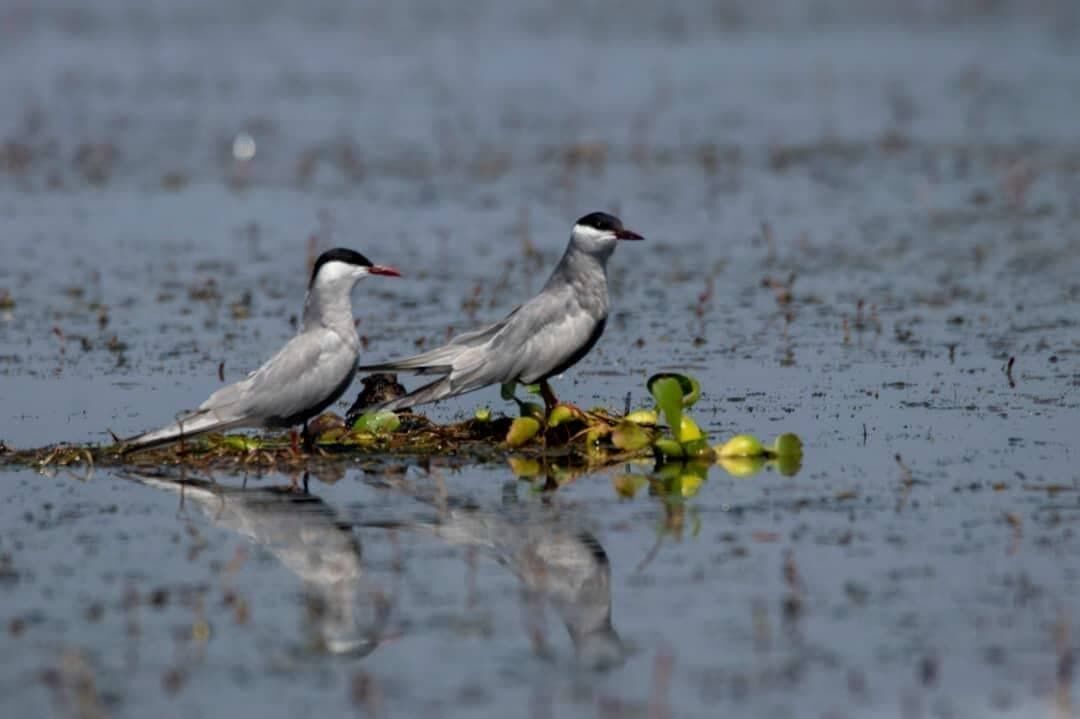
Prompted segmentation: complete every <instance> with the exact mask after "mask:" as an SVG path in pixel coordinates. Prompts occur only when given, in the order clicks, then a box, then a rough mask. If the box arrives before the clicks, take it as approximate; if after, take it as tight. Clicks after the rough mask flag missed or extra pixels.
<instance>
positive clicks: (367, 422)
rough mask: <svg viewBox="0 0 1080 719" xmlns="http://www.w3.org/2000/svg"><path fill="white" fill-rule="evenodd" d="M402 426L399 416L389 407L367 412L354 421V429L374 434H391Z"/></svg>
mask: <svg viewBox="0 0 1080 719" xmlns="http://www.w3.org/2000/svg"><path fill="white" fill-rule="evenodd" d="M400 426H401V420H400V419H398V416H397V415H396V414H394V413H393V412H391V411H390V410H388V409H379V410H374V411H372V412H365V413H364V414H362V415H360V417H359V418H358V419H357V420H356V421H355V422H353V426H352V428H353V430H354V431H357V430H359V431H361V432H371V433H372V434H389V433H390V432H393V431H394V430H395V429H397V428H398V427H400Z"/></svg>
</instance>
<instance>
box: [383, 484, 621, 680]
mask: <svg viewBox="0 0 1080 719" xmlns="http://www.w3.org/2000/svg"><path fill="white" fill-rule="evenodd" d="M508 486H513V484H508ZM414 496H415V495H414ZM421 501H423V500H421ZM428 503H430V504H431V505H432V509H433V512H432V514H431V516H430V517H425V518H422V519H416V518H412V519H409V520H406V521H396V522H395V521H389V522H367V523H365V526H381V527H386V528H395V529H401V530H413V531H423V532H428V533H431V534H434V535H435V536H436V537H437V538H439V539H441V540H442V541H444V542H446V543H448V544H451V545H455V546H459V547H467V548H474V549H477V550H479V551H480V552H482V553H483V554H485V555H487V556H489V557H491V558H493V559H495V560H496V561H497V562H499V564H501V565H503V566H504V567H506V568H507V569H509V570H510V571H511V572H513V573H514V574H515V575H516V576H517V577H518V578H519V579H520V580H521V582H522V585H523V588H524V590H525V598H526V609H530V610H532V609H538V608H542V607H543V606H544V603H545V602H546V603H549V604H550V605H551V606H552V607H553V608H554V610H555V612H556V613H557V614H558V615H559V617H560V619H561V620H562V622H563V624H565V626H566V629H567V632H568V633H569V635H570V640H571V642H572V643H573V645H574V652H575V654H576V656H577V660H578V662H579V663H580V664H581V665H582V666H585V667H588V668H590V669H594V670H605V669H612V668H615V667H618V666H621V665H622V663H623V662H624V660H625V658H626V654H627V652H626V647H625V645H624V643H623V641H622V639H621V638H620V637H619V634H618V632H617V631H616V630H615V627H614V626H613V625H612V619H611V564H610V562H609V561H608V556H607V552H605V551H604V548H603V546H601V545H600V542H599V541H598V540H597V539H596V537H595V536H593V535H592V534H591V533H589V532H587V531H584V530H583V529H581V527H580V526H578V525H576V524H575V522H574V521H573V520H571V519H567V518H565V517H561V516H559V514H558V512H557V511H555V510H552V509H551V508H547V507H539V508H536V507H534V508H530V509H526V508H525V507H523V506H521V505H519V504H518V503H517V500H516V497H515V496H513V495H512V494H511V495H509V496H508V497H507V498H506V500H504V502H503V504H502V505H501V506H500V507H499V508H498V509H496V510H486V509H483V508H480V507H477V506H475V505H473V504H471V503H469V502H468V501H466V500H464V499H462V498H455V497H440V498H438V499H434V498H432V499H431V500H430V501H429V502H428ZM530 629H531V630H532V631H533V632H534V633H535V632H537V631H539V630H538V629H537V628H535V627H531V628H530ZM533 643H534V648H535V649H536V651H537V653H540V654H546V653H547V651H546V648H545V647H544V644H543V638H542V636H534V637H533Z"/></svg>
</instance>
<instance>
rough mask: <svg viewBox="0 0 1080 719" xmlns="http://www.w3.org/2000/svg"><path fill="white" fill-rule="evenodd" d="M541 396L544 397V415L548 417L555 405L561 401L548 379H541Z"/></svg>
mask: <svg viewBox="0 0 1080 719" xmlns="http://www.w3.org/2000/svg"><path fill="white" fill-rule="evenodd" d="M540 396H541V397H543V398H544V416H545V417H546V416H548V415H550V414H551V410H553V409H555V405H557V404H558V403H559V399H558V398H557V397H556V396H555V393H554V392H553V391H551V385H550V384H548V381H547V380H546V379H542V380H540Z"/></svg>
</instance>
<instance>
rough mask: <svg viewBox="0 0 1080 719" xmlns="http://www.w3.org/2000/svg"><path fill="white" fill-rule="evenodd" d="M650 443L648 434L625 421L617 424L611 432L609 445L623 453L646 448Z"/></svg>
mask: <svg viewBox="0 0 1080 719" xmlns="http://www.w3.org/2000/svg"><path fill="white" fill-rule="evenodd" d="M651 441H652V440H651V438H650V437H649V433H648V432H646V431H645V430H643V429H642V428H641V427H639V426H637V425H636V424H634V423H633V422H629V421H627V420H623V421H622V422H619V424H618V425H616V426H615V429H613V430H611V443H612V444H613V445H615V446H616V447H617V448H619V449H621V450H623V451H624V452H636V451H637V450H639V449H642V448H644V447H648V446H649V444H650V442H651Z"/></svg>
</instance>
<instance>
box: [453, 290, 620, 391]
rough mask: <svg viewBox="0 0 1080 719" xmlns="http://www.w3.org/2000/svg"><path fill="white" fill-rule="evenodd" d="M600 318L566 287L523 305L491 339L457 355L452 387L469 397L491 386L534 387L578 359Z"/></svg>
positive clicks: (594, 332) (591, 340)
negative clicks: (525, 384) (524, 384)
mask: <svg viewBox="0 0 1080 719" xmlns="http://www.w3.org/2000/svg"><path fill="white" fill-rule="evenodd" d="M603 319H604V318H603V317H595V316H594V315H593V314H591V313H590V312H588V311H587V310H585V309H584V308H582V307H581V304H580V303H579V302H578V301H577V299H576V298H575V297H574V295H573V292H572V291H571V289H570V288H569V287H567V288H566V291H565V292H559V293H550V292H548V293H544V294H541V295H538V296H536V297H534V298H533V299H532V300H530V301H529V302H527V303H526V304H524V305H522V306H521V307H520V308H519V309H518V310H517V311H515V313H514V314H513V316H512V317H509V318H507V321H506V323H505V324H504V325H503V326H502V327H501V328H500V329H499V330H498V332H496V333H495V334H494V336H492V337H491V338H490V339H489V340H487V341H486V342H484V343H483V344H481V345H478V346H476V347H471V348H469V349H468V350H466V351H464V352H462V353H460V355H459V357H458V358H457V360H456V361H455V362H454V371H453V373H452V374H451V382H452V384H453V388H454V390H455V391H456V392H468V391H470V390H472V389H477V388H479V387H483V386H485V385H488V384H493V383H495V382H511V381H515V380H520V381H522V382H536V381H538V380H540V379H543V378H545V377H548V376H550V375H551V374H552V373H554V372H556V371H557V370H561V369H565V368H566V366H567V364H566V363H567V361H568V360H571V359H573V358H575V356H576V357H577V358H578V359H580V351H581V349H582V348H583V347H588V346H591V344H590V343H592V342H595V341H596V338H597V336H598V335H597V334H596V332H597V329H598V327H599V328H600V329H602V322H603Z"/></svg>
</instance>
